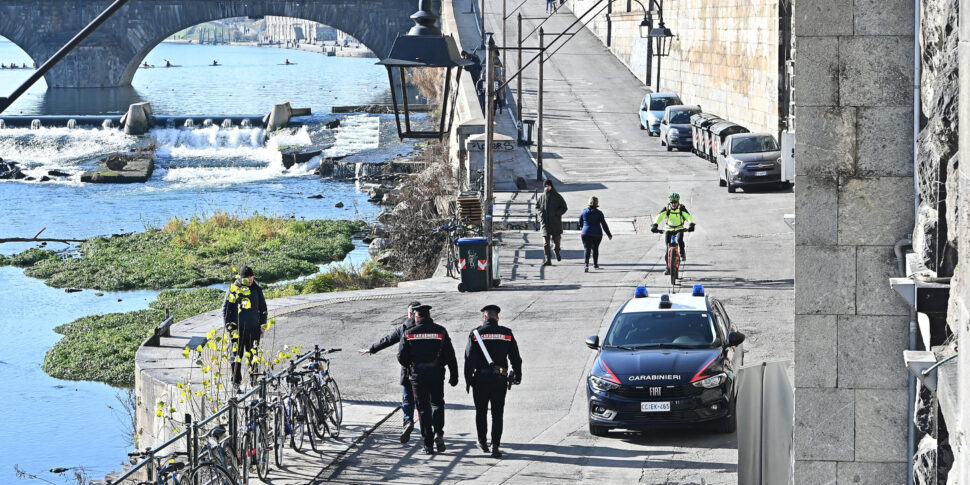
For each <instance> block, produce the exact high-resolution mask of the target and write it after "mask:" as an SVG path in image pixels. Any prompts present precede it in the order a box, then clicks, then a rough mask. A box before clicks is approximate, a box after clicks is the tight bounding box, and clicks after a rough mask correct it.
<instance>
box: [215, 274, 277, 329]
mask: <svg viewBox="0 0 970 485" xmlns="http://www.w3.org/2000/svg"><path fill="white" fill-rule="evenodd" d="M235 284H236V285H237V286H242V284H241V283H239V281H236V283H235ZM249 292H250V293H249V295H248V296H241V297H238V298H236V301H235V302H230V301H229V298H228V297H229V293H228V292H226V299H225V301H223V303H222V321H223V322H225V323H226V326H227V327H229V330H230V331H231V330H234V328H233V327H235V328H238V329H239V333H240V335H241V334H244V333H247V334H259V332H260V327H262V326H263V325H265V324H266V320H267V318H268V317H269V311H268V310H267V309H266V297H264V296H263V289H262V288H260V287H259V284H257V283H256V282H255V281H254V282H253V284H252V286H250V287H249ZM246 298H248V299H249V302H250V307H249V308H243V300H244V299H246Z"/></svg>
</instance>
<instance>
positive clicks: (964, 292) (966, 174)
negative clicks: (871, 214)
mask: <svg viewBox="0 0 970 485" xmlns="http://www.w3.org/2000/svg"><path fill="white" fill-rule="evenodd" d="M960 11H961V12H970V0H960ZM966 18H967V17H966V14H965V13H964V14H963V19H964V20H966ZM958 50H959V54H958V56H959V57H958V58H959V64H960V66H963V67H964V68H966V66H970V22H968V21H964V22H961V23H960V25H959V47H958ZM959 89H960V100H959V111H958V113H959V116H960V118H962V119H964V120H970V75H966V74H964V75H962V76H960V77H959ZM959 139H960V142H959V147H960V152H959V158H958V160H959V163H958V166H957V167H955V168H954V169H953V170H952V171H951V172H950V174H951V178H950V179H949V180H951V181H952V182H948V183H951V184H954V185H956V189H957V190H955V191H950V192H948V195H950V196H953V198H952V199H951V202H953V203H952V204H950V206H952V207H954V208H956V207H959V208H960V209H959V211H958V212H956V213H954V214H953V216H952V217H953V218H952V219H951V220H950V223H951V224H952V226H951V227H953V228H954V230H953V232H954V233H956V234H957V238H958V240H959V241H962V242H963V244H965V245H966V244H968V241H970V221H968V220H967V214H968V211H967V205H966V204H967V201H968V200H970V196H968V195H967V194H970V123H963V124H961V125H960V126H959ZM954 194H955V196H954ZM948 218H949V215H948ZM959 268H963V269H962V270H961V269H958V270H957V271H956V272H955V273H954V279H953V282H952V286H951V289H950V311H949V314H950V315H949V319H948V321H947V323H948V324H949V326H950V329H951V331H953V333H954V335H955V336H956V339H957V340H958V342H959V344H958V345H959V348H960V354H959V357H958V358H957V361H958V362H957V375H958V376H960V379H959V380H958V381H957V382H959V383H960V384H959V390H958V391H957V402H958V403H959V404H958V409H959V413H958V416H953V417H950V416H947V419H948V420H955V422H950V421H948V422H950V428H951V429H950V438H949V440H950V446H951V448H952V449H953V455H954V460H953V463H954V465H953V466H954V468H953V469H952V470H951V471H950V480H949V481H948V485H949V484H958V483H970V381H968V379H967V376H970V275H968V274H967V273H968V270H970V251H960V252H959ZM954 418H955V419H954Z"/></svg>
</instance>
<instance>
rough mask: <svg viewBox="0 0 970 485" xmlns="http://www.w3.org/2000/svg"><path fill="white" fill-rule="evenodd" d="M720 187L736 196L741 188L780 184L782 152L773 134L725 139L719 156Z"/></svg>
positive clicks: (742, 135)
mask: <svg viewBox="0 0 970 485" xmlns="http://www.w3.org/2000/svg"><path fill="white" fill-rule="evenodd" d="M717 175H718V178H719V179H720V185H721V187H727V190H728V192H731V193H734V191H735V190H736V189H737V188H738V187H742V188H744V187H747V186H752V185H763V184H782V186H788V185H790V183H789V182H785V183H782V182H781V148H779V147H778V141H777V140H775V137H774V136H773V135H771V134H770V133H738V134H734V135H730V136H728V137H727V138H725V140H724V143H723V144H721V150H720V152H719V153H718V154H717Z"/></svg>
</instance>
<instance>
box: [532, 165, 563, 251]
mask: <svg viewBox="0 0 970 485" xmlns="http://www.w3.org/2000/svg"><path fill="white" fill-rule="evenodd" d="M565 213H566V200H565V199H563V198H562V196H561V195H559V192H558V191H556V188H555V187H553V186H552V180H548V179H546V181H545V182H543V193H542V195H540V196H539V198H538V199H536V218H537V219H539V231H540V232H541V233H542V241H543V246H542V248H543V249H544V250H545V253H546V260H545V262H544V263H543V265H545V266H552V248H551V244H550V243H554V244H555V246H556V261H562V253H561V252H560V249H561V248H560V243H561V241H562V215H563V214H565Z"/></svg>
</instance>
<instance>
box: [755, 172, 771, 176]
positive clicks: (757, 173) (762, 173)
mask: <svg viewBox="0 0 970 485" xmlns="http://www.w3.org/2000/svg"><path fill="white" fill-rule="evenodd" d="M765 175H768V172H755V173H754V176H755V177H764V176H765Z"/></svg>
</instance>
